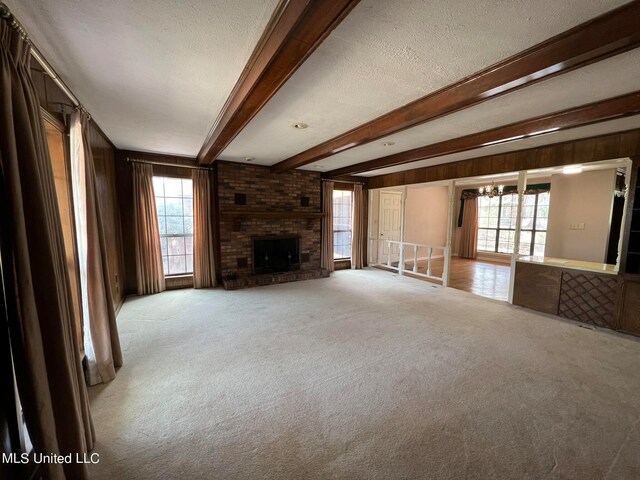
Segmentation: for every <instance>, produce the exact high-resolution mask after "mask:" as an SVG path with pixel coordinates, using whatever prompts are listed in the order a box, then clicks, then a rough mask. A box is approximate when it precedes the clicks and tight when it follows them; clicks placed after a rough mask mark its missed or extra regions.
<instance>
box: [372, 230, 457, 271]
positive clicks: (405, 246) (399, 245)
mask: <svg viewBox="0 0 640 480" xmlns="http://www.w3.org/2000/svg"><path fill="white" fill-rule="evenodd" d="M446 257H447V247H443V246H439V245H425V244H421V243H409V242H401V241H398V240H386V239H382V238H369V265H372V266H376V265H377V266H381V267H385V268H389V269H391V270H395V271H397V272H398V273H399V274H400V275H403V274H404V273H411V274H412V275H416V276H419V277H425V278H428V279H430V280H438V281H443V278H446V277H447V271H446V269H447V262H446V261H445V259H446ZM435 258H442V264H443V267H442V276H438V275H437V274H435V273H434V271H433V269H432V260H433V259H435ZM421 261H426V263H424V264H423V265H424V266H422V265H421V264H420V262H421Z"/></svg>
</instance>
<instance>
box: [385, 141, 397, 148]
mask: <svg viewBox="0 0 640 480" xmlns="http://www.w3.org/2000/svg"><path fill="white" fill-rule="evenodd" d="M395 144H396V142H384V143H383V144H382V146H383V147H390V146H391V145H395Z"/></svg>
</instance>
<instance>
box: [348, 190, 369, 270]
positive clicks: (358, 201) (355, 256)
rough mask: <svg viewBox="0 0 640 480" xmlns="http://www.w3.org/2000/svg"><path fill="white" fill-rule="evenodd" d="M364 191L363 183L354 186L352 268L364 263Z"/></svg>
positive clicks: (358, 267) (357, 267)
mask: <svg viewBox="0 0 640 480" xmlns="http://www.w3.org/2000/svg"><path fill="white" fill-rule="evenodd" d="M364 205H365V202H364V193H363V191H362V185H360V184H358V183H356V184H355V185H354V186H353V227H352V229H351V268H352V269H354V270H355V269H360V268H362V265H363V258H362V257H363V250H364V216H365V215H366V212H365V209H364Z"/></svg>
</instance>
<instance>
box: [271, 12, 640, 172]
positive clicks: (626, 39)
mask: <svg viewBox="0 0 640 480" xmlns="http://www.w3.org/2000/svg"><path fill="white" fill-rule="evenodd" d="M638 46H640V0H635V1H633V2H631V3H628V4H626V5H623V6H622V7H620V8H618V9H616V10H613V11H611V12H608V13H606V14H604V15H602V16H600V17H597V18H595V19H593V20H590V21H588V22H586V23H583V24H581V25H579V26H577V27H575V28H572V29H571V30H567V31H566V32H564V33H561V34H560V35H557V36H555V37H552V38H551V39H549V40H547V41H545V42H542V43H540V44H538V45H536V46H534V47H532V48H530V49H528V50H525V51H523V52H520V53H518V54H517V55H514V56H513V57H510V58H508V59H506V60H503V61H501V62H499V63H497V64H495V65H493V66H491V67H488V68H486V69H484V70H481V71H479V72H477V73H475V74H473V75H471V76H469V77H466V78H464V79H462V80H460V81H459V82H456V83H454V84H452V85H449V86H447V87H445V88H443V89H441V90H438V91H436V92H434V93H431V94H429V95H427V96H424V97H422V98H419V99H418V100H415V101H413V102H411V103H408V104H407V105H404V106H403V107H400V108H397V109H396V110H393V111H391V112H389V113H387V114H385V115H382V116H380V117H378V118H375V119H374V120H371V121H370V122H367V123H364V124H362V125H360V126H358V127H356V128H354V129H352V130H350V131H348V132H346V133H343V134H341V135H338V136H337V137H335V138H332V139H331V140H328V141H326V142H323V143H321V144H319V145H316V146H315V147H312V148H310V149H309V150H306V151H304V152H301V153H299V154H297V155H294V156H292V157H289V158H287V159H286V160H283V161H281V162H279V163H277V164H275V165H273V166H272V167H271V171H272V172H274V173H279V172H284V171H286V170H289V169H292V168H298V167H302V166H304V165H308V164H310V163H313V162H316V161H318V160H321V159H323V158H326V157H328V156H330V155H334V154H336V153H339V152H343V151H345V150H348V149H350V148H354V147H357V146H359V145H363V144H365V143H369V142H372V141H374V140H378V139H380V138H382V137H385V136H387V135H391V134H394V133H397V132H400V131H402V130H405V129H407V128H410V127H414V126H416V125H419V124H422V123H425V122H428V121H431V120H434V119H436V118H439V117H442V116H444V115H448V114H450V113H453V112H456V111H459V110H462V109H465V108H469V107H471V106H474V105H478V104H479V103H481V102H484V101H486V100H489V99H491V98H495V97H497V96H499V95H503V94H505V93H508V92H513V91H515V90H518V89H520V88H524V87H527V86H529V85H532V84H534V83H536V82H539V81H541V80H544V79H547V78H550V77H553V76H555V75H560V74H563V73H566V72H569V71H571V70H573V69H576V68H579V67H583V66H585V65H588V64H590V63H592V62H595V61H600V60H603V59H605V58H608V57H611V56H613V55H617V54H619V53H622V52H624V51H627V50H630V49H633V48H636V47H638Z"/></svg>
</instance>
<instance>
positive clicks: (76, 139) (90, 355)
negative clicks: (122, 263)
mask: <svg viewBox="0 0 640 480" xmlns="http://www.w3.org/2000/svg"><path fill="white" fill-rule="evenodd" d="M70 143H71V152H70V153H71V155H70V157H71V186H72V190H73V207H74V217H75V226H76V243H77V245H78V266H79V270H80V291H81V304H82V318H83V320H82V323H83V325H82V330H83V334H84V338H83V343H84V354H85V356H86V358H87V366H88V371H87V376H88V379H89V382H88V383H89V385H93V384H94V383H100V380H99V378H100V375H99V373H98V367H97V364H96V354H95V351H94V349H93V341H92V339H91V328H90V327H89V294H88V287H89V285H88V266H87V264H88V262H87V260H88V253H87V251H88V241H87V239H88V228H87V188H86V185H87V182H86V170H85V162H84V147H83V145H82V122H81V120H80V116H79V115H72V116H71V131H70Z"/></svg>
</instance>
